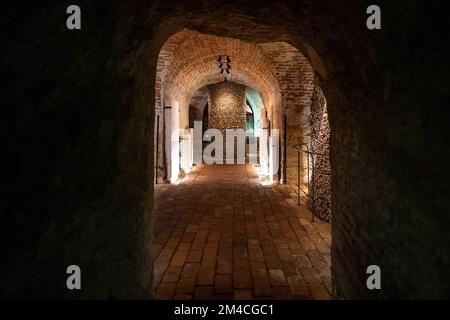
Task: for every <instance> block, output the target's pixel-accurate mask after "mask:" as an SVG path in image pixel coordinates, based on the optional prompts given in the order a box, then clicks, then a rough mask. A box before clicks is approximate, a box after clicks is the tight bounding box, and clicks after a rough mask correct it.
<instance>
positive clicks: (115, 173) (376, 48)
mask: <svg viewBox="0 0 450 320" xmlns="http://www.w3.org/2000/svg"><path fill="white" fill-rule="evenodd" d="M20 6H21V5H20V4H15V5H13V6H12V7H10V8H8V9H5V10H10V11H11V14H10V15H8V16H9V17H10V18H7V19H8V21H7V22H8V23H9V24H8V25H10V26H11V30H12V32H11V33H8V34H6V35H5V41H6V42H7V43H8V44H9V46H8V47H9V50H10V56H9V57H8V58H7V62H8V63H7V64H5V66H4V68H3V69H4V75H5V77H6V78H8V79H10V84H9V87H8V89H9V90H6V91H8V92H7V94H6V96H5V101H4V103H5V105H6V106H9V107H8V108H7V110H6V112H5V113H6V114H5V116H4V117H2V119H3V122H4V126H3V128H5V130H7V131H8V133H9V134H8V139H7V141H6V142H5V146H4V151H5V154H6V155H7V156H6V162H7V163H6V167H7V168H9V170H8V172H7V173H6V175H5V183H7V185H8V186H9V187H8V190H7V191H6V193H5V195H4V197H5V199H6V201H5V202H4V203H3V208H2V210H1V211H2V215H4V225H5V226H6V225H8V226H9V228H8V230H5V232H4V234H3V236H4V237H5V240H7V241H4V243H8V247H7V249H6V250H5V259H2V262H1V266H2V270H5V271H2V274H3V275H7V276H5V278H6V281H4V285H3V286H2V288H1V290H2V293H1V295H2V296H6V297H14V296H28V297H37V296H41V297H67V298H78V297H83V298H90V297H91V298H92V297H96V298H112V297H129V298H132V297H149V296H150V295H151V289H150V288H151V264H152V262H151V252H150V243H151V225H152V222H151V205H152V204H151V200H150V199H151V195H152V181H153V177H152V176H153V173H152V172H153V170H152V167H153V156H152V153H153V152H152V150H153V148H152V143H153V142H152V141H153V134H154V133H153V120H154V119H153V116H154V113H153V110H152V106H153V105H154V84H155V79H154V74H155V70H156V67H157V55H158V52H159V49H160V47H161V46H162V45H163V43H164V41H166V40H167V39H168V38H169V36H170V35H172V34H174V33H176V32H177V31H180V30H181V29H183V28H184V27H189V28H190V29H193V30H197V31H200V32H204V33H209V34H216V35H222V36H228V37H235V38H240V39H244V40H247V41H256V42H258V41H260V42H262V41H285V42H287V43H289V44H291V45H292V46H294V47H296V48H298V49H299V50H300V51H301V52H302V53H303V54H304V55H305V57H307V59H308V60H309V62H310V63H311V65H312V67H313V69H314V71H315V72H316V74H317V75H318V77H319V78H320V82H321V86H322V88H323V91H324V94H325V96H326V98H327V101H328V106H329V121H330V127H331V161H332V163H331V165H332V168H333V173H332V199H333V248H332V251H333V274H334V278H335V281H336V283H337V285H338V287H339V288H340V290H341V291H342V293H343V294H344V296H345V297H349V298H371V297H378V296H381V297H430V296H433V297H442V296H444V295H445V294H446V293H448V284H447V283H445V282H443V281H442V278H443V277H448V276H449V270H450V268H449V267H448V259H447V258H446V256H445V255H444V254H443V252H445V251H446V250H445V249H446V244H447V243H448V240H449V239H448V235H445V234H448V233H445V231H446V230H445V228H446V227H447V226H448V219H447V214H446V210H445V209H446V208H447V207H448V200H443V199H447V197H446V194H445V192H446V190H445V189H444V188H441V187H440V186H442V185H446V184H445V183H446V181H448V177H449V170H448V169H447V166H445V165H444V164H446V163H448V162H449V161H448V160H449V157H448V155H447V154H445V153H442V152H441V149H442V146H445V145H446V141H445V137H446V136H447V135H448V129H446V128H447V126H446V124H445V123H443V121H444V120H442V119H446V118H447V112H446V111H445V110H446V108H443V107H442V106H443V105H444V103H445V102H446V99H444V98H443V97H445V96H446V92H447V91H446V90H445V89H441V87H433V83H438V82H440V81H441V80H442V83H445V79H446V78H445V77H446V75H445V73H444V72H439V71H437V70H445V69H448V68H443V65H442V63H445V62H443V61H446V60H445V59H444V57H443V53H439V52H435V53H434V55H433V57H430V56H429V55H428V53H429V52H428V48H435V47H437V42H438V41H436V37H430V36H429V35H430V34H434V30H432V25H433V23H430V24H428V25H427V24H426V23H424V19H425V20H426V19H427V18H428V17H430V10H429V8H428V7H425V5H424V4H409V3H408V2H406V1H403V2H396V3H395V4H392V3H385V4H383V10H385V11H384V12H387V14H386V15H385V16H384V17H385V25H386V26H387V27H386V29H383V30H381V31H380V32H369V31H368V30H367V29H366V28H364V21H365V15H364V12H365V9H366V8H365V3H363V2H361V1H356V0H355V1H349V2H348V3H347V4H346V6H342V5H341V4H340V3H338V2H336V3H333V4H331V3H328V2H325V1H324V2H321V3H319V2H318V1H303V2H301V3H290V2H288V1H286V2H284V1H283V2H280V3H276V4H274V3H273V2H269V1H263V2H260V1H258V2H255V1H244V2H242V1H239V2H238V1H227V2H226V3H223V4H220V5H218V4H215V3H208V2H201V3H200V2H195V3H192V4H184V3H182V2H180V1H161V2H159V1H157V2H154V3H153V4H152V5H148V3H147V2H145V1H135V2H132V3H125V2H123V1H114V2H111V1H108V2H106V1H105V2H101V1H99V2H96V3H95V4H93V3H86V4H83V6H82V7H83V10H85V11H84V12H86V13H89V14H86V15H84V19H85V20H84V26H85V27H83V28H84V29H83V31H82V32H79V33H68V31H67V30H64V26H63V25H62V24H61V23H60V20H59V19H47V18H48V17H49V16H56V17H59V16H60V15H61V12H65V8H64V5H63V4H57V5H54V4H52V5H49V6H48V7H45V8H44V6H39V5H37V4H35V5H29V6H27V8H26V9H24V8H21V7H20ZM399 8H401V10H405V11H407V14H406V15H405V17H404V18H402V20H401V22H400V23H396V19H397V18H398V17H397V16H395V14H394V13H393V12H398V10H397V9H399ZM13 13H15V14H13ZM224 13H226V14H224ZM17 16H19V17H23V18H24V19H23V20H21V19H16V20H14V19H13V18H12V17H17ZM422 17H423V19H422ZM28 18H29V19H28ZM434 21H437V20H436V19H434ZM442 21H445V19H443V20H442ZM404 29H409V30H412V31H413V32H412V34H414V37H402V36H401V32H402V30H404ZM43 30H45V31H46V32H45V33H44V32H43ZM19 35H20V36H19ZM18 39H21V40H18ZM23 43H26V44H27V47H28V48H29V49H30V50H23ZM42 43H45V44H47V45H45V46H43V45H42ZM49 47H51V49H49ZM405 47H408V48H412V47H414V48H416V50H415V52H414V57H412V55H411V54H410V52H409V51H408V52H407V51H405V50H404V48H405ZM412 70H414V72H416V71H417V70H418V71H417V72H418V73H419V74H420V76H413V75H415V74H413V71H412ZM434 71H436V73H433V72H434ZM424 79H435V81H433V82H432V81H425V80H424ZM56 88H58V89H56ZM430 96H434V97H435V98H434V100H433V101H431V102H430V101H429V97H430ZM419 119H431V120H430V121H428V120H423V121H422V120H419ZM431 123H433V124H434V125H431ZM18 146H20V148H19V147H18ZM423 150H427V152H422V151H423ZM438 171H439V172H440V174H436V172H438ZM411 172H415V173H416V174H415V175H411V174H410V173H411ZM430 179H431V180H433V181H434V182H435V184H430V183H429V181H430ZM423 198H425V199H429V201H428V202H427V203H426V204H425V203H424V202H422V201H421V200H420V199H423ZM399 199H400V200H399ZM418 230H420V232H417V231H418ZM436 235H439V236H440V237H437V236H436ZM424 239H426V240H424ZM418 257H419V259H418ZM430 261H440V263H439V264H438V265H437V266H436V267H434V266H433V265H432V264H431V263H430ZM73 263H77V264H79V265H80V266H82V268H83V270H85V273H84V274H85V277H84V281H85V284H86V286H85V289H84V290H83V291H81V292H76V293H74V292H68V291H67V290H66V289H65V285H64V283H65V277H64V271H62V270H65V268H66V267H67V265H70V264H73ZM374 263H376V264H378V265H380V267H381V269H382V270H384V272H385V273H384V275H383V279H384V288H383V290H382V291H381V292H369V291H368V290H366V287H365V277H366V274H365V270H366V267H367V265H369V264H374ZM424 283H426V284H427V285H424Z"/></svg>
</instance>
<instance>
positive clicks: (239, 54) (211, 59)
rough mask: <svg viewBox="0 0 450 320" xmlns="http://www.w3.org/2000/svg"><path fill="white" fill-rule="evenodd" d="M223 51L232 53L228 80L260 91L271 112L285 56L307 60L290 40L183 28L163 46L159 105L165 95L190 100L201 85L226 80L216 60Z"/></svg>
mask: <svg viewBox="0 0 450 320" xmlns="http://www.w3.org/2000/svg"><path fill="white" fill-rule="evenodd" d="M287 48H288V49H287ZM221 54H222V55H228V56H230V58H231V61H232V62H231V66H232V69H231V74H230V76H229V78H228V79H229V81H234V82H237V83H241V84H244V85H246V86H249V87H251V88H253V89H255V90H257V91H258V92H259V93H260V94H261V96H262V98H263V101H264V105H265V106H266V108H267V110H268V111H269V112H270V109H271V108H272V107H274V106H276V105H277V104H278V103H279V102H280V101H281V97H280V92H281V91H282V90H281V88H280V86H281V85H282V82H283V79H281V78H280V74H279V72H278V70H277V64H280V63H283V62H284V61H283V57H284V58H285V59H291V58H292V56H298V57H300V59H303V60H304V61H306V59H305V58H304V57H303V56H302V55H301V53H300V52H299V51H298V50H297V49H295V48H294V47H292V46H290V45H288V44H287V43H282V42H280V43H270V44H267V43H266V44H257V43H250V42H245V41H241V40H238V39H233V38H227V37H218V36H213V35H206V34H202V33H199V32H196V31H192V30H189V29H184V30H182V31H180V32H178V33H176V34H174V35H173V36H171V37H170V38H169V39H168V40H167V41H166V43H165V44H164V45H163V47H162V48H161V51H160V54H159V57H158V64H157V74H156V106H157V108H158V107H159V106H160V105H161V104H160V101H161V98H162V97H165V98H176V99H180V100H183V101H189V99H190V98H191V97H192V96H193V95H194V93H195V92H196V91H197V90H198V89H199V88H201V87H203V86H205V85H207V84H211V83H216V82H220V81H223V77H222V75H221V74H219V69H218V63H217V58H218V56H219V55H221ZM286 54H287V55H286ZM274 57H276V59H274ZM311 72H312V69H311Z"/></svg>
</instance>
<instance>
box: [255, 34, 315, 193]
mask: <svg viewBox="0 0 450 320" xmlns="http://www.w3.org/2000/svg"><path fill="white" fill-rule="evenodd" d="M259 46H260V47H261V48H262V49H263V51H264V53H265V54H266V55H267V56H268V57H269V58H270V60H271V62H272V66H273V68H274V70H275V74H276V77H277V80H278V83H279V86H280V96H281V101H280V105H281V108H280V110H279V112H280V114H281V117H286V127H284V124H283V125H280V151H281V159H280V178H281V179H282V180H283V183H286V184H292V185H296V184H297V169H298V165H297V151H296V150H295V149H294V148H293V147H294V146H295V145H298V144H302V143H305V142H307V141H308V137H307V136H306V135H307V133H308V131H309V122H308V119H309V118H308V117H309V110H310V104H311V98H312V95H313V89H314V72H313V69H312V67H311V65H310V64H309V62H308V60H307V59H306V58H305V56H304V55H302V53H301V52H300V51H299V50H298V49H296V48H295V47H293V46H291V45H289V44H288V43H285V42H275V43H264V44H260V45H259ZM281 123H283V120H282V121H281ZM284 131H286V134H284ZM285 136H286V140H285ZM300 157H301V159H300V166H301V173H300V174H301V175H302V173H304V172H306V169H307V168H306V166H307V161H306V155H305V154H304V153H302V154H301V155H300ZM300 179H301V180H300V181H301V183H304V182H305V175H302V176H301V177H300Z"/></svg>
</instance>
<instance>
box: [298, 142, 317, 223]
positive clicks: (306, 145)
mask: <svg viewBox="0 0 450 320" xmlns="http://www.w3.org/2000/svg"><path fill="white" fill-rule="evenodd" d="M303 147H305V148H306V150H303ZM292 148H293V149H294V150H295V151H297V205H298V206H300V201H301V196H300V193H301V191H302V190H301V179H300V177H301V175H300V173H301V163H300V153H301V152H304V153H306V154H307V155H308V156H307V179H308V193H305V194H306V196H309V193H310V191H309V189H310V188H309V181H310V178H311V176H312V175H313V174H314V156H317V155H319V156H325V154H323V153H317V152H312V151H310V147H309V145H308V144H307V143H301V144H296V145H294V146H293V147H292ZM310 156H311V161H312V166H310V163H309V161H310V160H309V158H310ZM310 167H311V170H312V172H311V174H310V170H309V168H310ZM311 221H312V222H314V213H313V212H311Z"/></svg>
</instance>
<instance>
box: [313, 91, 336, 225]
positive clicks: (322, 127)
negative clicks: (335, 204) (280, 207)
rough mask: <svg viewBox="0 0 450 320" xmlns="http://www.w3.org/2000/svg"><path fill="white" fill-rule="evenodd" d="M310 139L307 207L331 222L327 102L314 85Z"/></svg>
mask: <svg viewBox="0 0 450 320" xmlns="http://www.w3.org/2000/svg"><path fill="white" fill-rule="evenodd" d="M309 123H310V126H311V129H310V139H311V143H310V146H311V149H310V151H311V152H313V153H314V154H313V155H312V157H311V156H310V172H311V181H310V183H309V188H308V193H309V194H308V195H309V197H308V206H309V208H310V209H311V211H312V212H313V213H314V215H316V216H318V217H319V218H321V219H323V220H326V221H328V222H330V221H331V165H330V125H329V123H328V112H327V102H326V99H325V96H324V95H323V93H322V90H321V89H320V86H319V85H318V84H317V83H316V85H315V86H314V94H313V99H312V103H311V113H310V121H309Z"/></svg>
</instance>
